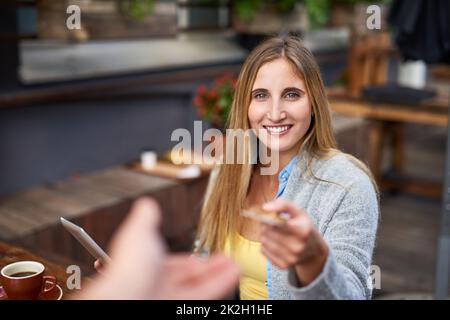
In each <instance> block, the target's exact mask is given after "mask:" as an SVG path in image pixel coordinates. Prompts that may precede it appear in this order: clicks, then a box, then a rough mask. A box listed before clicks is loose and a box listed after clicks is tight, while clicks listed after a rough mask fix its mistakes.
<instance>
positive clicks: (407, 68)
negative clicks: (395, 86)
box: [397, 61, 427, 89]
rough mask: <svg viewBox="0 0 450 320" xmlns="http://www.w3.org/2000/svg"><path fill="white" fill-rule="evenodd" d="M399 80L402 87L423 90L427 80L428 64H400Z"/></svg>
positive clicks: (412, 62) (415, 62)
mask: <svg viewBox="0 0 450 320" xmlns="http://www.w3.org/2000/svg"><path fill="white" fill-rule="evenodd" d="M397 80H398V83H399V84H400V85H402V86H405V87H411V88H415V89H423V88H424V87H425V84H426V80H427V66H426V64H425V63H424V62H423V61H407V62H402V63H400V65H399V69H398V79H397Z"/></svg>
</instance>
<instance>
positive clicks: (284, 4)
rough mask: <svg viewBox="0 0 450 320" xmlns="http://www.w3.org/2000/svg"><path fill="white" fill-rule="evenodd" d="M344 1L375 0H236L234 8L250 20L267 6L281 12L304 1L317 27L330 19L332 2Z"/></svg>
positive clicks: (384, 0)
mask: <svg viewBox="0 0 450 320" xmlns="http://www.w3.org/2000/svg"><path fill="white" fill-rule="evenodd" d="M332 2H333V3H343V4H349V5H355V4H358V3H373V2H374V1H373V0H279V1H275V0H268V1H260V0H235V1H233V8H234V11H235V13H236V14H237V15H238V17H239V18H240V19H242V20H243V21H245V22H248V21H250V20H252V19H253V17H254V16H255V14H256V13H257V12H258V11H260V10H262V9H263V8H264V7H265V6H268V5H270V6H273V7H274V8H275V9H276V10H279V11H280V12H289V11H290V10H292V9H293V8H294V6H295V5H296V4H297V3H303V5H304V6H305V10H306V13H307V15H308V18H309V23H310V26H311V29H317V28H319V27H321V26H324V25H325V24H326V23H327V22H328V19H329V16H330V9H331V4H332ZM377 2H381V3H390V2H391V0H378V1H377Z"/></svg>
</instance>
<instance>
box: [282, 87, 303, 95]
mask: <svg viewBox="0 0 450 320" xmlns="http://www.w3.org/2000/svg"><path fill="white" fill-rule="evenodd" d="M289 91H300V92H302V93H305V90H302V89H300V88H297V87H287V88H285V89H284V90H283V94H285V93H286V92H289Z"/></svg>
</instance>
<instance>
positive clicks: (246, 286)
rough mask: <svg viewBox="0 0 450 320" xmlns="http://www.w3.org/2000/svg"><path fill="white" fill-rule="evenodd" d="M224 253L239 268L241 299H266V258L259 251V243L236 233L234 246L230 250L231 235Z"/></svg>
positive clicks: (267, 295)
mask: <svg viewBox="0 0 450 320" xmlns="http://www.w3.org/2000/svg"><path fill="white" fill-rule="evenodd" d="M224 253H225V254H226V255H227V256H229V257H230V258H232V259H233V260H234V261H235V262H236V263H237V265H238V266H239V267H240V268H241V272H242V274H241V281H240V284H239V291H240V298H241V299H242V300H267V299H268V297H269V293H268V289H267V285H266V283H267V282H266V281H267V269H266V265H267V260H266V257H265V256H264V255H263V254H262V253H261V243H260V242H257V241H251V240H248V239H246V238H244V237H243V236H241V235H240V234H236V242H235V248H234V250H233V252H231V237H228V239H227V241H226V242H225V247H224Z"/></svg>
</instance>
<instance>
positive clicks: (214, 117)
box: [194, 73, 236, 129]
mask: <svg viewBox="0 0 450 320" xmlns="http://www.w3.org/2000/svg"><path fill="white" fill-rule="evenodd" d="M235 88H236V79H235V78H234V77H233V76H232V75H231V74H229V73H226V74H224V75H223V76H222V77H220V78H218V79H216V80H215V81H214V85H213V87H212V88H211V89H208V88H207V87H206V86H204V85H201V86H199V87H198V89H197V95H196V96H195V98H194V105H195V106H196V107H197V110H198V113H199V116H200V117H201V118H202V119H204V120H206V121H208V122H210V123H211V124H212V125H213V126H214V127H216V128H219V129H224V127H225V124H226V122H227V119H228V115H229V113H230V110H231V104H232V102H233V95H234V90H235Z"/></svg>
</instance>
